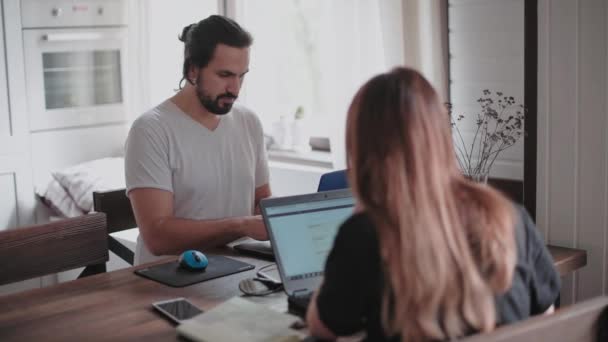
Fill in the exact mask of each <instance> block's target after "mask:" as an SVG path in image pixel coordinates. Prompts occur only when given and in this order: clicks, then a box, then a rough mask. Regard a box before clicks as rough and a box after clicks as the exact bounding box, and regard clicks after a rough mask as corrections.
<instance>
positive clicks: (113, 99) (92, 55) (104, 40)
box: [21, 0, 128, 131]
mask: <svg viewBox="0 0 608 342" xmlns="http://www.w3.org/2000/svg"><path fill="white" fill-rule="evenodd" d="M21 22H22V26H23V45H24V58H25V73H26V89H27V90H26V91H27V105H28V112H29V118H30V120H29V121H30V130H31V131H40V130H48V129H55V128H62V127H77V126H87V125H95V124H104V123H112V122H122V121H125V120H126V109H127V106H126V98H127V96H126V95H127V94H126V90H127V89H126V88H127V87H126V79H127V75H126V70H125V69H126V68H125V65H126V61H127V37H128V31H127V0H83V1H75V0H69V1H62V0H59V1H48V0H22V1H21Z"/></svg>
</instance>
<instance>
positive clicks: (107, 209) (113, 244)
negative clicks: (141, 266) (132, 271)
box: [93, 189, 137, 265]
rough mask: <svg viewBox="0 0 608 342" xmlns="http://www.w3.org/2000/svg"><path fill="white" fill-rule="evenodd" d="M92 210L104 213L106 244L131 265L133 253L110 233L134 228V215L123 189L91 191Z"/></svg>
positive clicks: (135, 225) (135, 224)
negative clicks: (106, 227) (106, 230)
mask: <svg viewBox="0 0 608 342" xmlns="http://www.w3.org/2000/svg"><path fill="white" fill-rule="evenodd" d="M93 210H94V211H96V212H100V213H105V214H106V219H107V222H108V246H109V249H110V251H112V252H113V253H114V254H116V255H118V256H119V257H120V258H121V259H123V260H124V261H126V262H127V263H128V264H130V265H133V259H134V253H133V251H131V250H130V249H129V248H127V247H126V246H125V245H123V244H122V243H120V241H118V240H117V239H116V238H114V237H113V236H111V235H109V234H111V233H115V232H120V231H123V230H127V229H131V228H136V227H137V223H136V222H135V215H134V214H133V209H132V208H131V201H130V200H129V197H127V195H126V191H125V189H119V190H111V191H95V192H93Z"/></svg>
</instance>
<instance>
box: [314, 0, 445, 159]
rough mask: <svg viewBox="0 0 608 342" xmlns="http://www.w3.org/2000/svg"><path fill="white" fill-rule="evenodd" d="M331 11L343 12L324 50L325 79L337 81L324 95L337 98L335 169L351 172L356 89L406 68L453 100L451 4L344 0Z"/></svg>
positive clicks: (419, 0) (333, 116)
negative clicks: (348, 150)
mask: <svg viewBox="0 0 608 342" xmlns="http://www.w3.org/2000/svg"><path fill="white" fill-rule="evenodd" d="M328 6H332V7H333V8H332V10H331V11H329V12H334V13H340V12H341V15H340V17H339V18H337V19H336V20H335V26H334V27H335V30H333V31H332V32H331V38H332V39H329V40H327V41H326V42H327V46H324V47H323V48H324V51H325V52H326V53H327V54H328V55H330V56H328V58H327V62H326V64H325V65H324V68H323V70H324V75H326V76H327V77H329V78H330V80H331V81H333V82H325V83H323V84H325V85H327V86H328V89H325V90H324V91H323V93H324V94H329V95H331V96H334V99H333V100H334V101H332V105H333V107H329V108H331V116H330V117H331V119H332V122H331V127H332V130H331V132H332V134H331V136H330V139H331V146H332V156H333V161H334V168H336V169H342V168H345V167H346V155H345V148H344V147H345V146H344V143H345V138H344V133H345V123H346V111H347V109H348V105H349V103H350V101H351V100H352V97H353V96H354V94H355V92H356V91H357V89H358V88H359V87H360V86H361V84H363V83H364V82H365V81H366V80H367V79H368V78H370V77H371V76H373V75H375V74H377V73H380V72H384V71H387V70H389V69H391V68H392V67H394V66H397V65H406V66H409V67H412V68H414V69H417V70H418V71H420V72H421V73H422V74H423V75H424V76H425V77H426V78H427V79H429V81H430V82H431V84H433V86H434V87H435V88H436V89H437V91H438V93H439V94H440V96H441V97H442V100H443V101H448V98H449V94H448V64H449V62H448V30H447V24H448V22H447V1H444V0H432V1H428V0H389V1H371V0H370V1H365V0H358V1H348V0H343V1H331V4H328ZM328 20H331V18H328ZM345 37H358V38H359V39H344V38H345ZM332 41H333V43H332ZM332 57H333V58H332ZM369 138H370V139H374V138H377V137H369Z"/></svg>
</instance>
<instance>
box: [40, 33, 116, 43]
mask: <svg viewBox="0 0 608 342" xmlns="http://www.w3.org/2000/svg"><path fill="white" fill-rule="evenodd" d="M117 38H118V35H117V34H109V33H101V32H78V33H47V34H45V35H42V40H44V41H47V42H70V41H83V40H85V41H86V40H88V41H99V40H111V39H117Z"/></svg>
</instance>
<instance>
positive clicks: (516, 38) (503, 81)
mask: <svg viewBox="0 0 608 342" xmlns="http://www.w3.org/2000/svg"><path fill="white" fill-rule="evenodd" d="M448 20H449V24H448V27H449V32H450V33H449V49H450V76H449V78H450V97H451V103H452V105H453V109H454V114H461V113H464V115H465V116H466V118H465V120H463V122H462V125H459V127H463V128H464V129H462V128H461V131H462V132H463V136H464V137H463V138H464V141H465V144H466V145H467V146H469V145H470V144H471V142H472V141H473V136H474V134H475V129H476V128H477V126H476V124H475V120H476V116H475V114H476V113H479V112H480V107H479V105H478V103H477V99H478V98H480V97H481V96H482V90H483V89H489V90H491V91H493V92H497V91H502V92H504V94H505V95H508V96H513V97H515V100H516V102H517V103H523V100H524V0H450V1H449V7H448ZM457 143H458V142H457ZM523 155H524V154H523V138H522V139H520V140H519V141H518V142H517V143H516V144H515V145H513V146H511V147H510V148H509V149H507V150H505V151H503V152H502V153H501V154H500V156H499V158H498V159H497V160H496V162H495V164H494V166H493V167H492V170H491V175H492V176H495V177H500V178H507V179H517V180H522V179H523Z"/></svg>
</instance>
